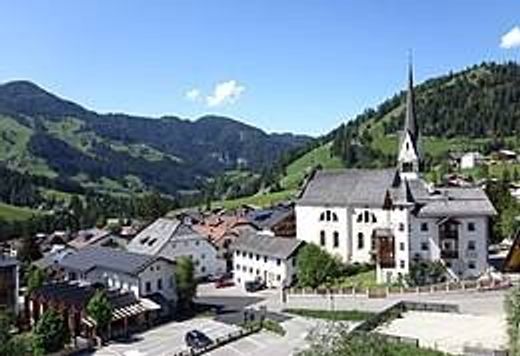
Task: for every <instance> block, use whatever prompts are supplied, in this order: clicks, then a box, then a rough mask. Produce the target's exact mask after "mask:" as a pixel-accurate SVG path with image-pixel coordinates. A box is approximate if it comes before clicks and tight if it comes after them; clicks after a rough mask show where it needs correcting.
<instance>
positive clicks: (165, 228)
mask: <svg viewBox="0 0 520 356" xmlns="http://www.w3.org/2000/svg"><path fill="white" fill-rule="evenodd" d="M180 225H181V222H180V221H179V220H177V219H166V218H160V219H157V220H155V221H154V222H153V223H152V224H150V225H148V226H147V227H146V228H145V229H144V230H143V231H141V232H140V233H139V234H137V236H135V237H134V238H133V239H132V241H130V243H129V244H128V246H127V249H128V251H133V252H138V253H145V254H148V255H156V254H158V253H159V251H160V250H161V249H162V248H163V246H164V245H165V244H166V243H167V242H168V241H170V239H171V238H172V236H173V234H174V233H175V231H176V230H177V228H178V227H179V226H180Z"/></svg>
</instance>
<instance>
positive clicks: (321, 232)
mask: <svg viewBox="0 0 520 356" xmlns="http://www.w3.org/2000/svg"><path fill="white" fill-rule="evenodd" d="M320 245H321V246H325V231H323V230H321V231H320Z"/></svg>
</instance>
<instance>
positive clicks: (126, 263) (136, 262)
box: [58, 246, 157, 274]
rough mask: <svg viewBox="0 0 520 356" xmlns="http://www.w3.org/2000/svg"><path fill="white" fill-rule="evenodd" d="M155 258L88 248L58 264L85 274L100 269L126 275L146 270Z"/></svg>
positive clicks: (99, 248)
mask: <svg viewBox="0 0 520 356" xmlns="http://www.w3.org/2000/svg"><path fill="white" fill-rule="evenodd" d="M156 259H157V258H156V257H154V256H149V255H143V254H138V253H133V252H128V251H123V250H118V249H115V248H110V247H99V246H88V247H85V248H83V249H80V250H78V251H77V252H76V253H72V254H69V255H67V256H65V257H64V258H62V259H61V261H59V262H58V263H59V264H60V265H61V266H63V267H66V268H70V269H73V270H77V271H82V272H86V271H89V270H91V269H93V268H96V267H100V268H106V269H110V270H113V271H119V272H123V273H128V274H135V273H137V272H139V271H141V270H142V269H144V268H146V266H148V265H149V264H150V263H152V262H154V261H155V260H156Z"/></svg>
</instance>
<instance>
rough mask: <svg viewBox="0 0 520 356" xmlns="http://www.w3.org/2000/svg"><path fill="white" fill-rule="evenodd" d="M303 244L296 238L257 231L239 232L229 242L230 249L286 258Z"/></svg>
mask: <svg viewBox="0 0 520 356" xmlns="http://www.w3.org/2000/svg"><path fill="white" fill-rule="evenodd" d="M303 245H304V242H303V241H301V240H297V239H292V238H284V237H274V236H270V235H264V234H262V233H258V232H247V233H243V234H241V235H240V236H239V237H238V238H237V239H236V240H235V241H234V242H233V243H232V244H231V249H232V250H239V251H246V252H252V253H257V254H260V255H263V256H269V257H275V258H281V259H287V258H289V257H291V256H292V255H293V254H294V253H295V252H296V250H297V249H298V248H299V247H300V246H303Z"/></svg>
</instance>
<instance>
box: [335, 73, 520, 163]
mask: <svg viewBox="0 0 520 356" xmlns="http://www.w3.org/2000/svg"><path fill="white" fill-rule="evenodd" d="M404 96H405V92H404V91H403V92H401V93H399V94H396V95H395V96H394V97H392V98H390V99H388V100H386V101H384V102H383V103H382V104H381V105H379V106H378V107H377V108H376V109H368V110H366V111H365V112H364V113H363V114H361V115H358V116H357V117H356V118H355V119H353V120H351V121H349V122H348V123H347V124H346V125H342V126H341V127H340V128H338V129H336V130H335V139H334V142H333V146H332V152H333V153H334V154H335V155H337V156H340V157H342V159H343V160H344V161H345V162H346V163H347V165H349V166H358V167H381V166H390V165H392V164H393V163H394V161H395V156H396V153H397V141H398V134H399V130H401V129H402V126H403V122H404V112H405V105H404ZM415 96H416V114H417V121H418V124H419V127H420V130H421V134H422V136H423V146H424V151H425V154H426V160H427V162H426V163H427V164H428V165H430V166H431V165H435V164H438V163H439V161H441V160H442V158H443V157H445V156H446V154H447V153H448V152H449V151H450V150H469V149H478V150H480V151H489V150H490V149H491V148H492V146H493V145H495V146H496V145H497V144H500V145H502V146H511V145H516V140H512V139H511V137H513V136H515V135H516V134H517V133H518V132H520V131H519V130H520V65H518V64H516V63H505V64H496V63H483V64H481V65H478V66H473V67H471V68H469V69H466V70H463V71H461V72H458V73H450V74H448V75H445V76H441V77H438V78H434V79H430V80H427V81H425V82H424V83H422V84H420V85H418V86H416V88H415Z"/></svg>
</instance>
